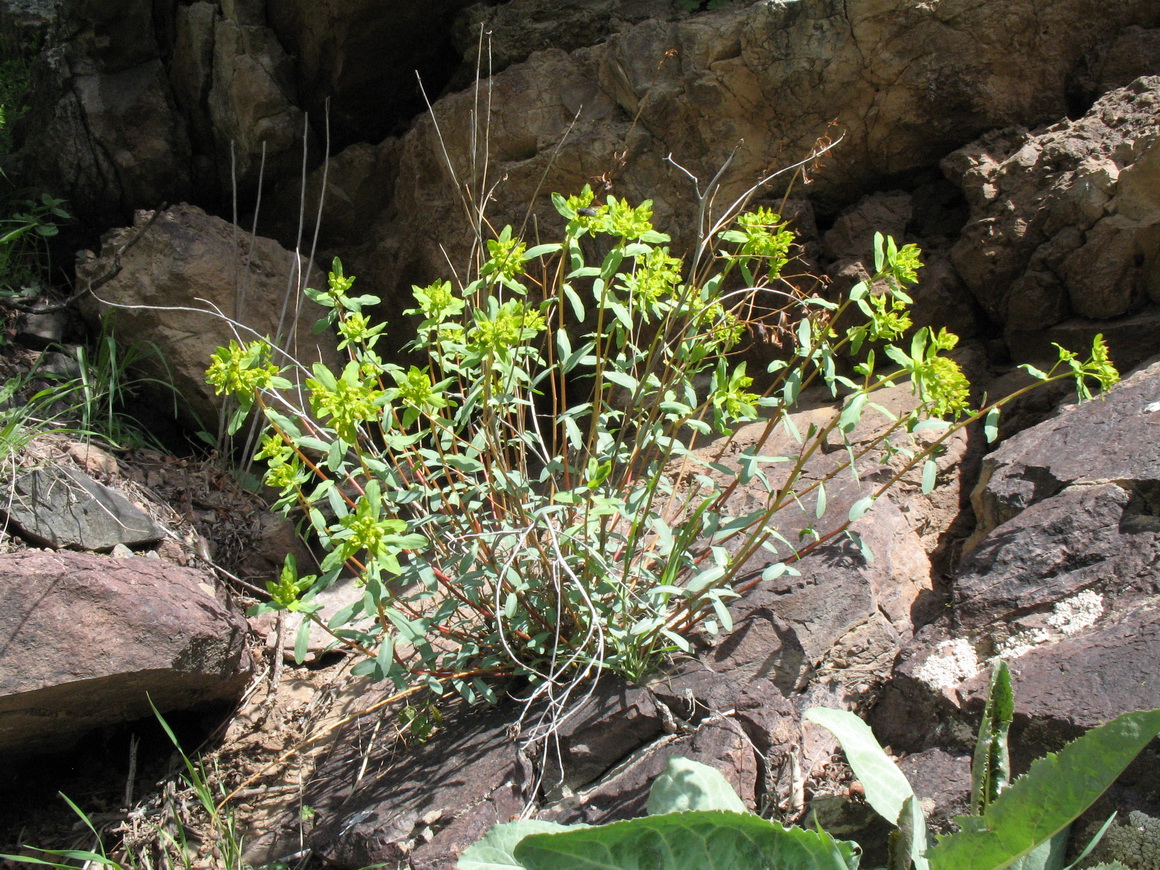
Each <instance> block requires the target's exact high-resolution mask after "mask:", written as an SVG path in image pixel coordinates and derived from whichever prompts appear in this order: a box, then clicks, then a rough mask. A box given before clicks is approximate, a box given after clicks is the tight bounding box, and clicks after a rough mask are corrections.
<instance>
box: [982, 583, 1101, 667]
mask: <svg viewBox="0 0 1160 870" xmlns="http://www.w3.org/2000/svg"><path fill="white" fill-rule="evenodd" d="M1103 612H1104V599H1103V596H1102V595H1099V594H1098V593H1095V592H1092V591H1090V590H1084V591H1083V592H1079V593H1077V594H1075V595H1073V596H1071V597H1070V598H1065V599H1063V601H1057V602H1056V604H1055V607H1053V608H1052V611H1051V615H1050V616H1048V617H1047V624H1046V625H1045V626H1043V627H1041V628H1029V629H1027V630H1026V631H1021V632H1019V633H1017V634H1013V635H1011V637H1009V638H1007V640H1006V641H1004V642H1003V644H1002V645H1001V646H1000V647H999V650H998V652H997V653H996V657H997V658H1005V659H1015V658H1019V656H1021V655H1023V654H1024V653H1026V652H1028V651H1029V650H1033V649H1035V647H1037V646H1042V645H1043V644H1045V643H1051V642H1052V641H1057V640H1062V639H1063V638H1064V637H1070V636H1071V635H1073V634H1076V633H1077V632H1080V631H1082V630H1083V629H1085V628H1088V627H1089V626H1091V625H1094V624H1095V622H1096V620H1097V619H1099V618H1100V617H1101V616H1102V615H1103Z"/></svg>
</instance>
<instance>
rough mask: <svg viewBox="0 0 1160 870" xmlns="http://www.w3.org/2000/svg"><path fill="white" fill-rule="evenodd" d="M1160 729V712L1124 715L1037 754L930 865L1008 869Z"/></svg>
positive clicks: (931, 854)
mask: <svg viewBox="0 0 1160 870" xmlns="http://www.w3.org/2000/svg"><path fill="white" fill-rule="evenodd" d="M1157 733H1160V710H1152V711H1150V712H1140V713H1125V714H1124V715H1123V716H1120V717H1118V718H1116V719H1114V720H1112V721H1111V722H1109V723H1108V724H1106V725H1101V726H1100V727H1099V728H1093V729H1092V730H1091V731H1089V732H1087V734H1085V735H1083V736H1082V737H1080V738H1079V739H1078V740H1075V741H1073V742H1072V743H1069V744H1068V745H1067V746H1065V747H1064V748H1063V749H1062V750H1061V751H1060V752H1059V753H1058V754H1056V755H1048V756H1046V757H1044V758H1041V759H1039V760H1038V761H1036V762H1035V763H1034V764H1032V765H1031V769H1030V770H1029V771H1028V772H1027V773H1026V774H1025V775H1024V776H1022V777H1020V778H1019V779H1017V780H1016V781H1015V782H1014V783H1012V784H1011V786H1010V787H1009V788H1008V789H1006V790H1005V791H1004V792H1003V793H1002V794H1000V795H999V797H998V798H996V799H995V801H994V802H993V803H992V804H991V805H990V806H989V807H988V808H987V811H986V812H985V813H984V814H983V816H982V818H981V819H975V820H973V821H974V823H973V824H971V825H970V829H967V830H961V831H959V832H958V833H957V834H951V835H950V836H949V837H944V838H943V839H942V840H941V841H940V842H939V843H938V845H936V846H935V847H934V848H933V849H931V850H929V851H928V852H927V853H926V856H927V858H928V859H929V860H930V866H931V868H932V870H1003V868H1005V867H1010V866H1011V865H1012V864H1013V863H1014V862H1015V861H1017V860H1018V859H1019V858H1021V857H1023V856H1024V855H1026V854H1028V853H1030V852H1031V851H1032V850H1033V849H1035V848H1036V847H1037V846H1039V845H1040V844H1041V843H1043V842H1045V841H1046V840H1049V839H1051V838H1052V837H1054V836H1055V835H1056V834H1057V833H1059V832H1060V831H1062V830H1063V829H1064V828H1065V827H1066V826H1067V825H1069V824H1071V822H1072V821H1073V820H1074V819H1075V818H1076V817H1077V816H1078V815H1080V813H1082V812H1083V811H1084V810H1086V809H1087V808H1088V807H1089V806H1091V805H1092V803H1094V802H1095V800H1096V799H1097V798H1098V797H1099V796H1100V795H1101V794H1103V793H1104V791H1106V790H1107V788H1108V787H1109V786H1110V785H1111V784H1112V783H1113V782H1115V780H1116V777H1117V776H1119V775H1120V773H1121V772H1122V771H1123V769H1124V768H1125V767H1127V766H1128V764H1129V762H1131V760H1132V759H1133V758H1135V757H1136V755H1137V754H1138V753H1139V752H1140V750H1142V749H1143V748H1144V747H1145V746H1146V745H1147V744H1148V742H1149V741H1150V740H1151V739H1152V738H1153V737H1155V736H1156V734H1157ZM867 791H869V790H867Z"/></svg>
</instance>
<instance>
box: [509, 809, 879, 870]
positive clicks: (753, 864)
mask: <svg viewBox="0 0 1160 870" xmlns="http://www.w3.org/2000/svg"><path fill="white" fill-rule="evenodd" d="M515 857H516V859H517V860H518V861H519V862H520V864H521V865H522V866H523V867H524V868H525V870H742V868H744V870H856V868H857V866H858V855H857V854H856V852H855V848H854V844H853V843H848V842H844V841H840V840H835V839H834V838H833V837H831V836H830V835H829V834H827V833H825V832H824V831H804V830H801V829H800V828H783V827H781V825H779V824H777V823H776V822H769V821H766V820H765V819H762V818H760V817H758V816H754V815H750V814H748V813H729V812H722V811H719V810H716V811H700V812H688V813H668V814H666V815H662V816H647V817H645V818H643V819H632V820H630V821H627V822H614V823H612V824H610V825H601V826H599V827H592V828H585V829H583V830H579V831H566V832H563V833H557V834H533V835H532V836H530V837H526V838H524V840H523V841H522V842H521V843H520V844H519V845H518V846H516V848H515Z"/></svg>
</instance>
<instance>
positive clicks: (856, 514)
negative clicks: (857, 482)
mask: <svg viewBox="0 0 1160 870" xmlns="http://www.w3.org/2000/svg"><path fill="white" fill-rule="evenodd" d="M873 506H874V497H873V496H871V495H867V496H863V497H862V498H860V499H858V500H857V501H856V502H854V504H852V505H851V506H850V522H854V521H855V520H857V519H859V518H860V517H861V516H862V515H863V514H864V513H866V511H868V510H870V508H872V507H873Z"/></svg>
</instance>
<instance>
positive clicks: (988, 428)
mask: <svg viewBox="0 0 1160 870" xmlns="http://www.w3.org/2000/svg"><path fill="white" fill-rule="evenodd" d="M983 434H984V435H986V437H987V443H988V444H994V443H995V442H996V441H997V440H999V409H998V408H992V409H991V410H990V411H988V412H987V416H986V417H985V418H983Z"/></svg>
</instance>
